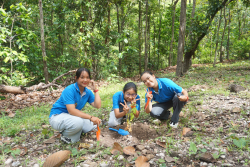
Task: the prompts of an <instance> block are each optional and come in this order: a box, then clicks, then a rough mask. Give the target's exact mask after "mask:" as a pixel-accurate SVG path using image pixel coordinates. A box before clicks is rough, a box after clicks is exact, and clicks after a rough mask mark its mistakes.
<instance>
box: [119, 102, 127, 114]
mask: <svg viewBox="0 0 250 167" xmlns="http://www.w3.org/2000/svg"><path fill="white" fill-rule="evenodd" d="M120 104H121V105H122V106H123V112H124V113H125V114H127V113H128V112H129V107H128V105H127V103H126V101H125V100H124V104H125V105H124V104H122V103H120Z"/></svg>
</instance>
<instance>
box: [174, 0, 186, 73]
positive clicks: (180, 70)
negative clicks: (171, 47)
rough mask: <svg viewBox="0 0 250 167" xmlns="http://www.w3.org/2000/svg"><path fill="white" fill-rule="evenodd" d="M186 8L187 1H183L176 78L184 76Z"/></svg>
mask: <svg viewBox="0 0 250 167" xmlns="http://www.w3.org/2000/svg"><path fill="white" fill-rule="evenodd" d="M186 7H187V1H186V0H181V14H180V29H179V40H178V53H177V68H176V76H181V75H182V74H183V68H182V61H183V54H184V46H185V29H186Z"/></svg>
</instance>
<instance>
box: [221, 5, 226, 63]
mask: <svg viewBox="0 0 250 167" xmlns="http://www.w3.org/2000/svg"><path fill="white" fill-rule="evenodd" d="M224 19H225V23H224V30H223V33H222V37H221V43H220V62H221V63H222V62H223V55H224V49H223V51H222V45H223V39H224V34H225V31H226V28H227V18H226V7H224Z"/></svg>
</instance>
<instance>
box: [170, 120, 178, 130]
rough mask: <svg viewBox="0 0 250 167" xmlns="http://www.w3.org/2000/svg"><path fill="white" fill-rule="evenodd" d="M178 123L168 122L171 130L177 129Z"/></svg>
mask: <svg viewBox="0 0 250 167" xmlns="http://www.w3.org/2000/svg"><path fill="white" fill-rule="evenodd" d="M178 124H179V123H178V122H173V121H170V124H169V125H170V126H171V127H172V128H177V127H178Z"/></svg>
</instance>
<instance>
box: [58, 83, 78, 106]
mask: <svg viewBox="0 0 250 167" xmlns="http://www.w3.org/2000/svg"><path fill="white" fill-rule="evenodd" d="M61 96H62V99H63V104H64V105H67V104H75V98H74V92H73V90H72V89H70V88H69V87H67V88H65V89H64V90H63V92H62V95H61Z"/></svg>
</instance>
